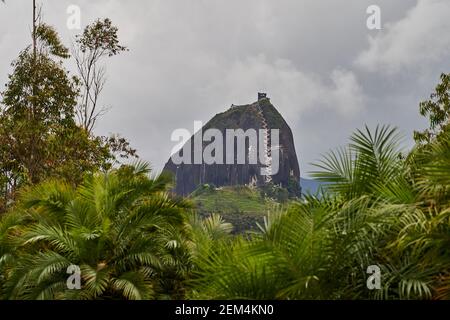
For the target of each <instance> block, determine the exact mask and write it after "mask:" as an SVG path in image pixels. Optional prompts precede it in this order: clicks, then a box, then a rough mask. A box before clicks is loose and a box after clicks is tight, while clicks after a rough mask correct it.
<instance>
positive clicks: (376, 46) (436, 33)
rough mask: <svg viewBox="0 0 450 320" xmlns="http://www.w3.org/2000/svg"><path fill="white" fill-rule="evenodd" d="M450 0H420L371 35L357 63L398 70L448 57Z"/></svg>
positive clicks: (373, 68)
mask: <svg viewBox="0 0 450 320" xmlns="http://www.w3.org/2000/svg"><path fill="white" fill-rule="evenodd" d="M449 33H450V1H448V0H419V1H418V3H417V5H416V6H415V7H414V8H412V9H411V10H410V11H408V13H407V14H406V16H405V17H404V18H403V19H401V20H399V21H397V22H395V23H391V24H387V25H386V26H385V28H384V29H383V30H382V31H379V33H378V35H377V36H375V37H373V36H370V37H369V48H368V49H367V50H366V51H364V52H362V53H361V54H360V56H359V57H358V59H357V64H358V65H359V66H362V67H363V68H365V69H367V70H369V71H376V70H381V71H383V72H386V73H390V74H392V73H397V72H399V71H402V70H408V69H410V68H419V69H420V68H426V67H428V66H429V65H430V64H432V63H438V62H440V61H441V60H442V59H444V58H448V57H449V52H450V37H449Z"/></svg>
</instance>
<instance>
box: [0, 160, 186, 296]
mask: <svg viewBox="0 0 450 320" xmlns="http://www.w3.org/2000/svg"><path fill="white" fill-rule="evenodd" d="M148 173H149V169H148V166H147V165H146V164H137V165H135V166H130V167H122V168H121V169H118V170H115V171H111V172H108V173H98V174H95V175H93V176H88V177H87V178H86V179H85V180H84V182H83V184H82V185H81V186H79V187H78V188H74V187H72V186H70V185H67V184H65V183H62V182H55V181H52V182H47V183H44V184H41V185H38V186H36V187H32V188H31V189H29V190H27V191H25V192H23V195H22V198H21V200H20V202H19V203H20V205H19V208H18V209H16V211H15V212H14V213H13V214H12V215H11V216H7V217H6V218H5V219H3V221H2V224H1V226H2V227H3V228H4V229H5V228H6V227H7V226H8V221H9V220H11V219H13V217H14V216H15V215H17V214H20V216H21V217H22V218H21V220H20V221H19V222H18V224H16V226H15V227H14V228H13V227H11V226H9V227H8V228H7V230H6V231H8V232H7V234H8V237H9V238H10V239H12V240H10V241H9V243H10V244H11V245H15V248H16V251H15V254H14V258H15V259H14V260H15V261H14V262H11V263H10V264H9V265H8V266H7V267H6V271H7V272H6V274H7V279H6V281H5V284H4V288H3V289H4V290H3V291H4V295H5V297H6V298H8V299H154V298H158V297H164V298H167V297H179V295H181V294H183V293H182V291H181V287H182V286H181V283H182V281H183V280H184V278H183V277H184V276H185V274H186V272H187V271H188V268H189V266H188V265H184V264H183V261H184V260H183V259H184V256H185V253H186V252H187V251H186V249H185V248H184V247H183V246H182V243H184V242H185V238H186V235H187V234H186V232H185V231H184V222H185V219H184V216H185V212H186V211H187V210H188V209H189V204H188V203H186V202H184V201H183V200H181V199H174V198H172V197H171V196H170V195H169V194H168V193H167V192H166V191H167V188H168V183H169V181H171V179H170V177H167V176H166V175H161V176H159V177H157V178H154V179H150V178H148ZM13 225H14V224H13ZM1 231H3V230H1ZM4 234H5V233H3V235H4ZM0 241H3V238H0ZM2 253H3V252H2ZM5 257H7V256H6V255H5V253H3V255H2V258H1V260H4V259H6V258H5ZM10 260H13V259H12V258H11V259H10ZM71 265H76V266H79V268H80V270H81V289H80V290H69V289H68V287H67V278H68V276H69V275H68V274H66V271H67V268H68V267H69V266H71Z"/></svg>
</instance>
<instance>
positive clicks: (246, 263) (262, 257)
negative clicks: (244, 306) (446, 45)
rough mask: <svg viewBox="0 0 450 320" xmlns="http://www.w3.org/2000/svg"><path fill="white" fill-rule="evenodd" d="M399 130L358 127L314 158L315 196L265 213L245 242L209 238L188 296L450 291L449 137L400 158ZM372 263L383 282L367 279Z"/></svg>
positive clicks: (421, 295) (432, 294)
mask: <svg viewBox="0 0 450 320" xmlns="http://www.w3.org/2000/svg"><path fill="white" fill-rule="evenodd" d="M399 137H400V136H399V134H398V132H397V130H396V129H393V128H390V127H387V126H385V127H377V128H376V130H375V131H374V132H372V131H370V130H369V129H368V128H367V127H366V128H365V130H358V131H357V132H356V133H355V134H354V135H353V136H352V137H351V143H350V144H349V146H347V147H346V148H343V149H340V150H338V151H336V152H331V153H329V154H328V155H326V156H325V157H324V159H323V160H322V161H320V162H319V163H318V164H317V167H318V168H319V170H318V171H316V172H314V173H313V174H314V176H315V177H316V178H318V179H320V180H321V181H323V182H327V184H325V185H324V187H323V193H322V194H321V195H320V197H314V196H307V197H306V198H305V199H304V201H303V202H299V203H297V204H295V205H293V206H291V207H290V208H289V209H288V210H287V211H285V212H275V213H272V214H270V215H269V217H268V218H267V219H266V223H265V225H264V226H263V227H261V229H262V233H261V234H260V235H254V236H253V237H252V241H246V239H243V238H237V239H234V240H233V241H231V243H230V241H228V242H219V243H214V245H213V246H214V248H215V249H214V250H212V251H211V250H210V251H205V253H204V255H203V256H202V255H201V257H200V258H198V259H197V269H196V270H195V272H194V275H195V278H194V281H193V283H194V288H195V290H194V292H195V295H194V297H200V298H214V299H215V298H219V299H236V298H244V299H371V298H378V299H426V298H449V297H450V260H449V257H450V254H449V253H450V252H449V249H448V248H449V247H450V246H449V245H450V239H449V234H450V232H449V231H450V230H449V226H450V224H449V221H450V220H449V219H450V210H449V205H448V204H449V193H448V192H449V187H448V186H449V182H450V179H449V178H450V176H449V173H450V170H449V169H450V157H449V152H450V137H448V138H447V139H443V138H442V139H441V140H440V141H435V142H434V143H433V144H432V145H430V146H429V147H428V148H426V149H420V150H414V151H413V152H412V153H411V154H410V155H409V156H408V157H406V158H405V157H404V156H403V152H402V150H401V148H400V147H399V146H400V140H399ZM205 241H208V240H207V239H206V240H205ZM204 246H206V245H204ZM206 247H207V246H206ZM371 265H377V266H379V267H380V268H381V271H382V287H381V289H380V290H375V291H370V290H369V289H368V288H367V285H366V280H367V277H368V275H367V273H366V271H367V268H368V266H371Z"/></svg>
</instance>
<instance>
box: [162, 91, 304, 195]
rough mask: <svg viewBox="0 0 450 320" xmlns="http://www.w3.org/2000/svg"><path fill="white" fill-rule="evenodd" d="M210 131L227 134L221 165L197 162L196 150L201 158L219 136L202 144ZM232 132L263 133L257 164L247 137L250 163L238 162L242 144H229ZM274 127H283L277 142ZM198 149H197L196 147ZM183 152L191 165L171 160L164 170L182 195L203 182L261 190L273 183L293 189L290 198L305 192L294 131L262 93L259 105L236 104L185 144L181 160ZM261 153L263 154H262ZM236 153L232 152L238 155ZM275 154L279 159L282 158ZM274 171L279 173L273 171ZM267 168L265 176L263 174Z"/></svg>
mask: <svg viewBox="0 0 450 320" xmlns="http://www.w3.org/2000/svg"><path fill="white" fill-rule="evenodd" d="M208 129H217V130H218V131H220V133H221V134H222V136H223V138H222V143H223V161H216V162H215V163H212V164H207V163H205V161H202V163H201V164H199V163H198V161H197V162H194V159H195V156H194V153H195V151H197V154H198V151H199V149H201V152H203V151H205V148H206V147H207V146H208V145H211V144H212V143H213V142H214V141H215V139H214V138H211V139H209V140H207V139H204V140H207V141H203V139H202V138H204V136H203V134H204V133H205V132H207V131H208ZM230 129H231V130H233V129H234V130H236V129H242V130H243V132H247V130H249V129H253V132H257V133H258V142H257V146H256V147H257V148H258V160H257V162H255V161H253V162H252V161H251V160H250V152H251V150H252V148H253V144H251V142H250V139H244V141H245V162H244V163H242V161H237V156H236V155H237V154H238V150H237V146H238V143H237V140H234V142H232V143H230V140H229V139H227V131H229V130H230ZM272 129H278V133H279V137H278V139H277V136H276V134H274V131H272ZM216 132H217V131H216ZM199 139H200V140H199ZM272 140H273V141H272ZM277 140H278V141H277ZM198 141H200V142H198ZM195 142H197V144H196V143H195ZM230 144H231V146H230ZM196 145H197V147H195V146H196ZM233 148H234V161H231V162H232V163H230V161H229V159H228V160H227V159H226V157H227V153H228V154H229V153H230V150H233ZM183 150H184V152H186V151H187V152H190V156H191V157H190V159H191V162H190V163H187V162H189V161H185V162H184V163H180V161H179V160H177V161H175V162H176V163H174V159H175V158H174V157H173V156H172V157H171V158H170V159H169V160H168V161H167V163H166V165H165V167H164V171H169V172H172V173H173V175H174V178H175V183H176V185H175V189H174V191H175V193H177V194H179V195H183V196H186V195H189V194H190V193H192V192H193V191H194V190H195V189H196V188H197V187H198V186H199V185H202V184H211V185H214V186H216V187H221V186H234V185H253V186H255V187H262V186H267V185H272V184H273V185H277V186H281V187H283V188H286V189H288V190H289V192H290V194H291V195H297V196H299V195H300V193H301V189H300V169H299V165H298V160H297V154H296V152H295V146H294V140H293V136H292V131H291V129H290V128H289V126H288V124H287V123H286V121H285V120H284V119H283V117H282V116H281V115H280V113H279V112H278V111H277V110H276V109H275V107H274V106H273V105H272V104H271V102H270V100H269V99H268V98H266V97H265V95H259V100H258V101H257V102H255V103H252V104H249V105H242V106H234V105H233V106H232V107H231V108H230V109H229V110H227V111H226V112H223V113H220V114H217V115H216V116H214V117H213V118H212V119H211V120H210V121H209V122H208V123H207V124H206V125H205V126H204V127H203V128H202V130H201V131H199V132H197V133H196V134H195V135H193V136H192V137H191V139H190V140H189V141H188V142H186V144H185V145H184V147H183V148H182V150H180V151H179V152H178V154H177V155H178V156H179V157H183V155H184V152H183ZM259 150H262V151H259ZM216 152H217V151H214V152H212V153H211V154H212V155H214V156H216V155H219V153H216ZM260 152H262V153H261V154H260ZM231 153H232V154H233V152H231ZM275 153H276V154H277V155H278V159H277V156H276V155H275ZM274 161H277V162H278V166H274V165H273V162H274ZM217 162H219V163H217ZM195 163H197V164H195ZM270 168H276V169H275V170H274V171H272V172H271V169H270ZM264 169H265V170H266V172H264V171H262V170H264ZM277 169H278V170H277ZM275 171H276V172H275ZM271 173H276V174H271Z"/></svg>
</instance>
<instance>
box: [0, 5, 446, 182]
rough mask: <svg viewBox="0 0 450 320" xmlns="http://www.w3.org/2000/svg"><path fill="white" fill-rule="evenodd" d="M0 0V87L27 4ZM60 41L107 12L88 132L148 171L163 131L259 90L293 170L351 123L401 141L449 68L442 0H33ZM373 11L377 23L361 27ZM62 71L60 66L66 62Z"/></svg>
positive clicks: (157, 162)
mask: <svg viewBox="0 0 450 320" xmlns="http://www.w3.org/2000/svg"><path fill="white" fill-rule="evenodd" d="M6 2H7V3H6V5H3V4H1V3H0V83H5V82H6V80H7V74H8V73H9V72H11V68H10V62H11V61H12V60H13V59H14V58H15V57H17V55H18V53H19V51H20V50H21V49H23V48H24V47H25V46H27V45H28V44H29V42H30V29H31V0H7V1H6ZM38 3H42V4H43V8H42V12H43V16H44V20H45V21H46V22H47V23H49V24H52V25H54V26H55V27H56V28H57V29H58V31H59V32H60V34H61V36H62V37H63V39H64V41H65V42H66V43H67V44H69V43H70V42H71V41H72V40H71V39H73V36H74V35H75V34H77V33H78V32H79V30H69V29H68V28H67V19H68V17H69V15H68V14H67V8H68V7H69V6H70V5H77V6H79V8H80V9H81V22H82V26H85V25H86V24H89V23H91V22H92V21H94V20H95V19H96V18H104V17H109V18H111V19H112V21H113V23H114V24H116V25H117V26H118V27H119V29H120V38H121V40H122V42H123V43H124V44H125V45H127V46H128V47H129V48H130V52H128V53H125V54H123V55H121V56H120V57H115V58H113V59H110V60H109V61H108V62H107V72H108V83H107V85H106V88H105V91H104V94H103V98H102V103H103V104H104V105H106V106H108V107H110V108H111V110H110V111H109V113H108V114H107V115H106V116H104V117H103V118H102V120H101V122H100V123H99V124H98V126H97V128H96V131H97V133H99V134H108V133H112V132H117V133H120V134H122V135H123V136H126V137H127V138H129V140H130V141H131V142H132V145H133V146H135V147H136V148H137V149H138V151H139V153H140V155H141V157H142V158H143V159H145V160H148V161H150V162H151V163H152V165H153V167H154V168H155V169H156V170H160V169H161V168H162V166H163V165H164V162H165V161H166V160H167V158H168V157H169V156H170V152H171V149H172V147H173V146H174V145H175V142H171V141H170V135H171V133H172V131H173V130H174V129H177V128H187V129H189V130H193V123H194V121H195V120H201V121H203V122H206V121H208V120H209V119H210V118H211V117H212V116H214V115H215V114H216V113H219V112H222V111H224V110H226V109H228V108H229V107H230V105H231V104H246V103H251V102H254V101H255V100H256V94H257V92H258V91H264V92H268V94H269V96H270V97H271V100H272V102H273V104H274V105H275V106H276V107H277V108H278V110H279V111H280V112H281V114H282V115H283V116H284V117H285V118H286V120H287V122H288V123H289V125H290V126H291V128H292V130H293V133H294V139H295V144H296V149H297V154H298V156H299V159H300V167H301V170H302V175H304V176H307V172H308V171H309V170H311V169H312V167H311V166H310V164H309V163H310V162H312V161H314V160H317V159H318V158H319V157H320V154H321V153H324V152H326V151H327V150H329V149H330V148H334V147H336V146H339V145H343V144H344V143H345V142H346V141H347V139H348V137H349V135H350V134H351V132H352V131H353V130H354V129H355V128H361V127H362V126H363V125H364V124H368V125H369V126H372V127H373V126H374V125H376V124H377V123H381V124H391V125H394V126H397V127H399V128H400V129H401V131H402V132H403V133H404V134H405V137H406V141H405V143H406V144H411V143H412V138H411V136H412V132H413V130H414V129H420V128H423V127H425V126H426V121H425V120H424V119H422V118H421V117H420V116H419V115H418V104H419V102H420V101H422V100H424V99H426V98H427V97H428V96H429V94H430V93H431V92H432V90H433V88H434V87H435V85H436V84H437V82H438V80H439V75H440V73H442V72H450V36H449V35H450V19H449V17H450V1H449V0H367V1H366V0H277V1H275V0H226V1H225V0H148V1H144V0H133V1H120V0H98V1H97V0H96V1H92V0H70V1H65V0H46V1H44V0H41V1H40V0H38ZM372 4H376V5H378V6H379V7H380V8H381V22H382V29H381V30H369V29H368V28H367V26H366V20H367V18H368V14H367V13H366V9H367V7H368V6H369V5H372ZM68 67H70V66H68Z"/></svg>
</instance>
